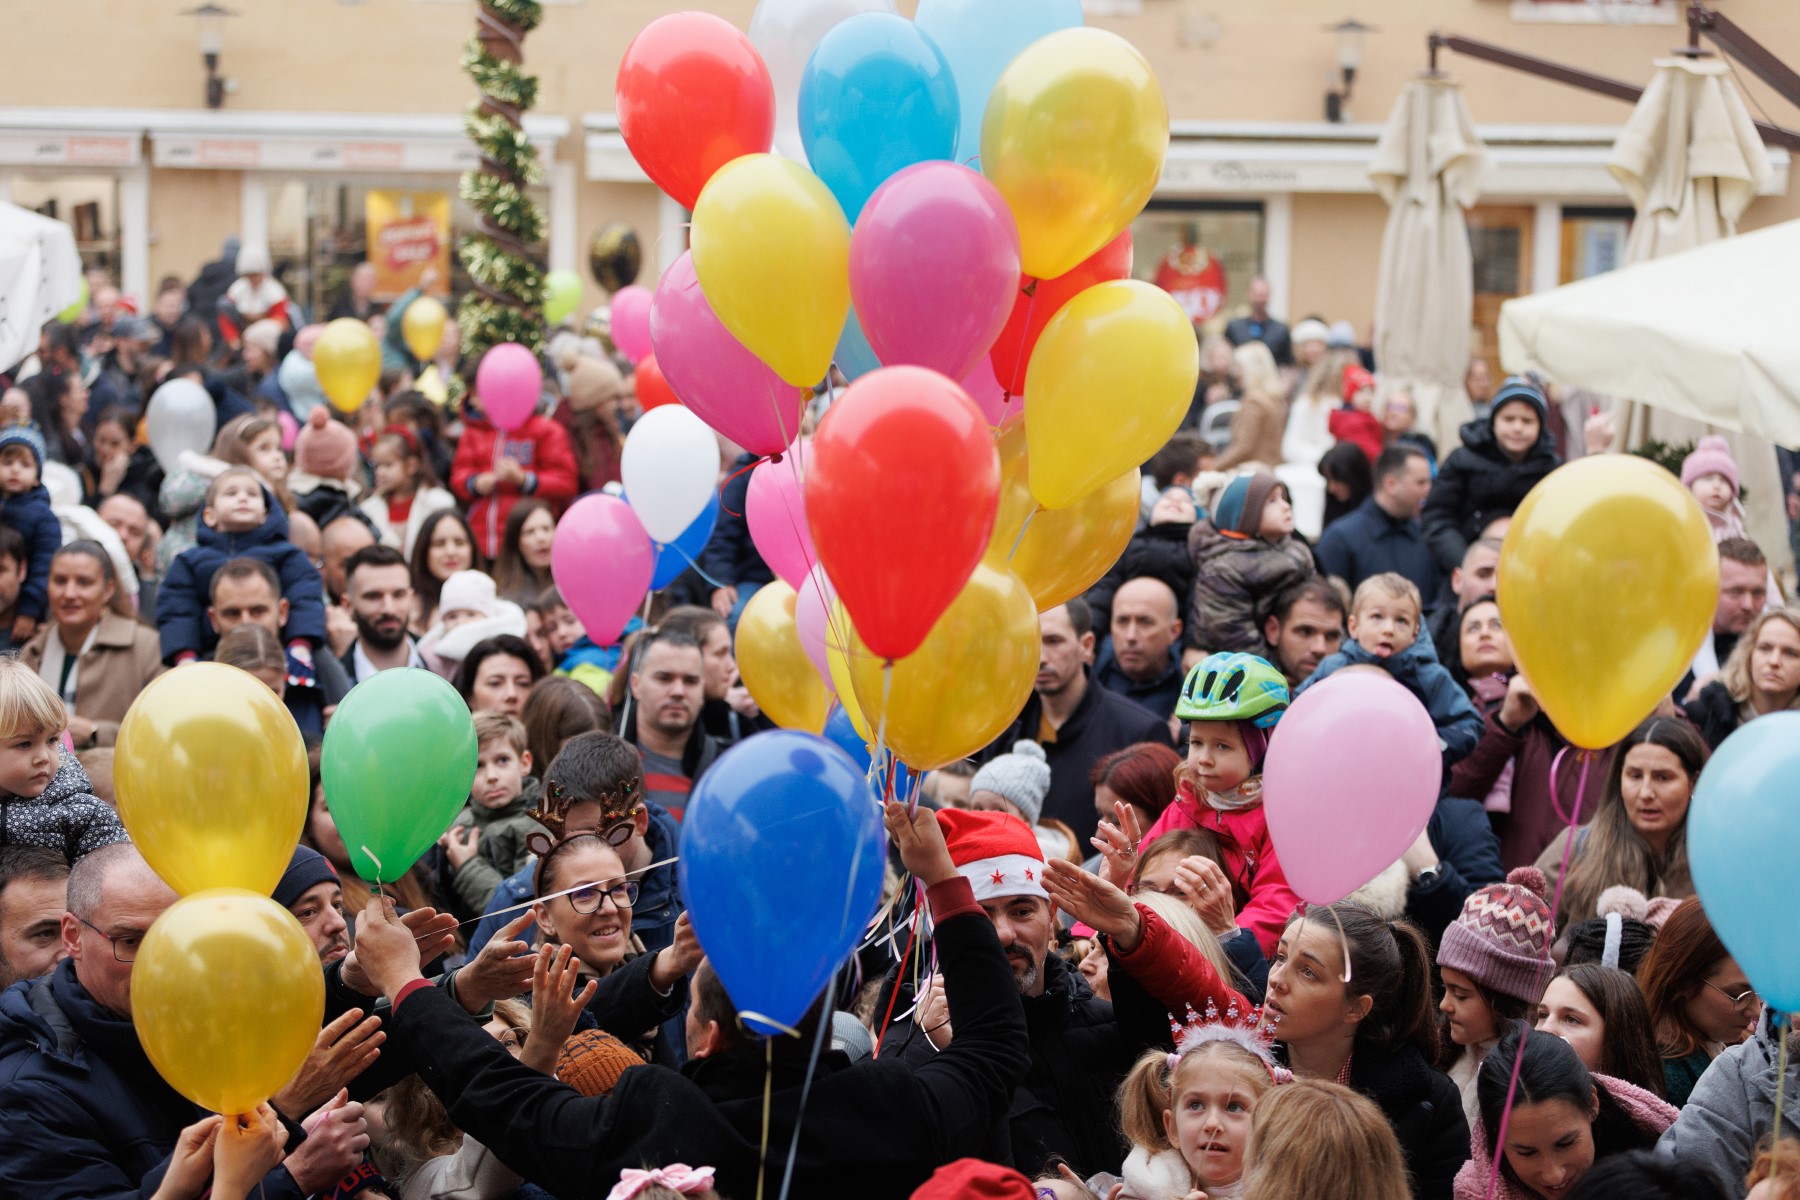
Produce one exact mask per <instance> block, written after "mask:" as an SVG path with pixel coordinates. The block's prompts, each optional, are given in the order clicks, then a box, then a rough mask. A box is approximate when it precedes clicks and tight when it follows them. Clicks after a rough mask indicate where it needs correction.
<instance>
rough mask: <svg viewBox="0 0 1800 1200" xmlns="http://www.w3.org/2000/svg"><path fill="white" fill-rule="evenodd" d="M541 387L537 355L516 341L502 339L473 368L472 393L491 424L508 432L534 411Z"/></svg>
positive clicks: (541, 375)
mask: <svg viewBox="0 0 1800 1200" xmlns="http://www.w3.org/2000/svg"><path fill="white" fill-rule="evenodd" d="M543 390H544V372H543V368H541V367H539V366H538V360H537V355H535V354H533V353H532V352H531V351H529V350H527V349H526V348H525V347H523V346H521V345H519V344H518V343H517V342H501V343H500V344H499V345H498V346H495V347H494V348H493V349H491V350H489V351H488V352H487V353H486V354H484V355H482V356H481V365H480V366H478V367H476V368H475V396H476V398H477V399H478V400H480V401H481V410H482V411H483V412H485V413H486V414H487V418H488V420H489V421H491V422H493V425H494V428H496V429H500V430H504V431H505V432H507V433H511V432H512V431H513V430H515V429H517V428H519V426H521V425H523V424H525V422H527V421H529V420H531V414H532V413H534V412H536V411H537V402H538V396H539V394H540V393H542V392H543Z"/></svg>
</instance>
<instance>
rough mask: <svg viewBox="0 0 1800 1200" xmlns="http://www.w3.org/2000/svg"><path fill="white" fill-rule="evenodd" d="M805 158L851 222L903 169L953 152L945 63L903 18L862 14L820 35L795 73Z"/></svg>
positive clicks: (952, 100)
mask: <svg viewBox="0 0 1800 1200" xmlns="http://www.w3.org/2000/svg"><path fill="white" fill-rule="evenodd" d="M799 107H800V141H801V144H803V145H804V146H805V147H806V161H807V162H808V163H810V164H811V166H812V169H813V172H814V173H815V174H817V175H818V177H819V178H820V179H822V180H824V182H825V186H826V187H829V188H830V189H831V194H832V195H834V196H836V197H837V199H838V203H839V204H841V205H842V206H843V208H844V215H845V216H847V217H849V218H850V221H851V223H852V224H854V223H855V221H856V218H857V216H858V215H860V214H861V212H862V210H863V205H864V204H866V203H868V199H869V197H870V196H872V195H874V194H875V189H876V188H878V187H880V186H881V185H882V183H883V181H885V180H886V179H887V178H888V176H890V175H892V174H893V173H894V172H896V171H898V170H900V168H902V167H910V166H912V165H913V164H914V163H919V162H927V161H929V160H931V159H938V158H943V159H947V158H949V157H950V156H951V155H952V154H954V153H955V151H956V129H957V121H958V119H959V118H958V114H959V111H960V110H959V108H958V105H957V99H956V81H955V79H954V77H953V76H952V75H951V72H950V63H949V60H948V59H946V58H945V57H944V52H943V51H942V50H940V49H938V47H937V44H936V43H935V42H933V41H932V40H931V39H930V38H929V37H927V36H926V35H925V34H924V33H922V32H921V31H920V30H919V27H918V26H916V25H914V24H913V23H912V22H911V21H908V20H907V19H906V18H905V17H898V16H894V15H893V14H891V13H860V14H858V15H857V16H854V17H851V18H849V19H848V20H846V21H844V22H842V23H841V24H839V25H837V26H836V27H834V28H833V29H832V30H831V32H829V33H827V34H826V35H825V36H824V37H822V38H820V39H819V44H818V46H816V47H815V48H814V49H813V52H812V57H811V58H809V59H807V60H806V70H805V72H804V73H803V74H802V75H801V76H800V105H799Z"/></svg>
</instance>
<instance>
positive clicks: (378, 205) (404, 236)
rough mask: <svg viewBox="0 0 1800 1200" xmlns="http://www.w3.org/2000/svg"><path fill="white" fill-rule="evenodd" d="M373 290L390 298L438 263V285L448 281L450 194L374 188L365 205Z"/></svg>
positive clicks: (441, 287)
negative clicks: (373, 282) (373, 269)
mask: <svg viewBox="0 0 1800 1200" xmlns="http://www.w3.org/2000/svg"><path fill="white" fill-rule="evenodd" d="M365 207H366V210H367V219H368V227H369V251H368V255H369V261H370V262H372V263H374V264H375V294H376V295H377V296H379V297H381V298H382V299H384V300H391V299H393V298H394V297H395V296H398V295H399V294H400V293H401V292H404V291H406V290H407V289H408V288H411V287H415V286H417V284H418V282H419V276H420V275H421V274H423V273H424V271H425V268H426V267H436V268H437V274H438V281H439V282H438V287H439V289H440V290H442V289H443V288H444V287H445V286H447V285H448V283H449V280H450V193H448V192H402V191H397V190H391V189H371V190H370V191H369V193H368V200H367V201H366V204H365Z"/></svg>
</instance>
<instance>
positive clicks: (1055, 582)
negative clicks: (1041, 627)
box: [982, 417, 1142, 612]
mask: <svg viewBox="0 0 1800 1200" xmlns="http://www.w3.org/2000/svg"><path fill="white" fill-rule="evenodd" d="M996 448H997V449H998V450H999V451H1000V511H999V516H998V518H997V519H996V520H995V522H994V536H993V538H992V540H990V541H989V542H988V548H987V553H986V554H985V555H984V556H983V557H982V561H983V562H985V563H987V564H988V565H989V566H990V567H1001V568H1007V567H1010V568H1011V569H1012V573H1013V574H1015V575H1017V576H1018V577H1019V580H1020V582H1022V583H1023V584H1024V585H1025V586H1026V587H1027V588H1028V589H1030V591H1031V599H1032V602H1033V603H1034V604H1036V605H1037V608H1038V611H1039V612H1044V611H1046V610H1048V609H1052V608H1055V607H1056V606H1057V605H1059V604H1061V603H1063V602H1064V601H1065V600H1069V599H1071V598H1072V597H1075V596H1079V595H1081V593H1083V592H1085V591H1087V590H1088V589H1089V588H1090V587H1093V586H1094V584H1095V583H1097V582H1098V581H1099V579H1100V577H1101V576H1102V575H1104V574H1106V573H1107V572H1108V571H1110V570H1112V565H1113V564H1114V563H1116V562H1118V561H1119V555H1121V554H1123V553H1125V546H1126V544H1127V543H1129V542H1130V541H1131V535H1132V534H1133V533H1134V532H1136V530H1137V521H1138V505H1139V503H1140V501H1141V498H1142V484H1141V483H1140V482H1139V472H1138V469H1137V468H1136V467H1132V468H1131V469H1130V470H1128V471H1126V472H1125V473H1124V474H1123V475H1120V476H1119V477H1118V478H1117V479H1115V480H1113V481H1112V482H1111V483H1108V484H1104V485H1102V486H1101V488H1100V490H1099V491H1097V492H1094V493H1092V494H1091V495H1089V496H1087V497H1086V498H1085V499H1082V500H1078V501H1076V502H1075V503H1074V504H1072V505H1070V506H1069V507H1068V508H1054V509H1053V508H1045V509H1040V508H1038V505H1037V501H1036V500H1035V499H1033V498H1032V495H1031V488H1030V487H1029V486H1028V485H1027V483H1026V472H1027V465H1028V459H1027V456H1026V449H1025V422H1024V420H1023V419H1021V418H1018V417H1015V418H1013V419H1012V420H1010V421H1008V422H1007V423H1006V424H1005V425H1002V426H1001V427H1000V438H999V441H998V442H997V444H996Z"/></svg>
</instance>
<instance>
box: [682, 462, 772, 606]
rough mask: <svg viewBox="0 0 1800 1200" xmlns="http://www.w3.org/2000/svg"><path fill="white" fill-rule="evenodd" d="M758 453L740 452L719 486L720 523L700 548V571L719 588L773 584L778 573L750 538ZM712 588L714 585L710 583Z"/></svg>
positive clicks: (698, 565)
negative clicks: (752, 480)
mask: <svg viewBox="0 0 1800 1200" xmlns="http://www.w3.org/2000/svg"><path fill="white" fill-rule="evenodd" d="M756 462H757V456H756V455H754V454H740V455H738V456H737V460H736V461H735V462H733V463H732V464H731V471H732V474H731V476H730V477H729V478H728V479H726V481H725V483H724V484H723V485H722V486H721V487H720V488H719V523H718V524H717V525H715V526H713V535H712V537H711V538H710V539H709V540H708V541H707V543H706V549H704V550H702V551H700V558H699V560H698V561H697V562H696V563H695V566H697V567H698V568H699V569H700V573H701V574H702V575H704V576H705V577H706V578H708V579H711V580H713V581H714V583H715V584H717V586H719V587H742V586H743V585H744V584H746V583H757V584H761V583H770V582H773V581H774V579H775V572H774V571H772V570H770V569H769V564H768V563H766V562H764V561H763V556H762V552H761V551H759V550H758V549H757V548H756V543H755V542H753V541H751V540H750V519H749V517H747V516H746V515H745V514H746V513H748V512H749V511H750V510H749V507H748V505H747V503H746V500H747V498H748V497H749V495H750V468H751V467H753V466H755V465H756ZM707 586H708V588H709V589H710V588H711V587H712V586H713V584H708V585H707Z"/></svg>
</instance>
